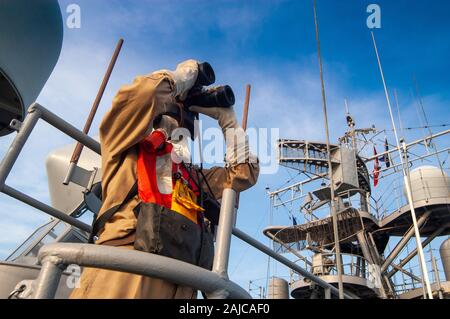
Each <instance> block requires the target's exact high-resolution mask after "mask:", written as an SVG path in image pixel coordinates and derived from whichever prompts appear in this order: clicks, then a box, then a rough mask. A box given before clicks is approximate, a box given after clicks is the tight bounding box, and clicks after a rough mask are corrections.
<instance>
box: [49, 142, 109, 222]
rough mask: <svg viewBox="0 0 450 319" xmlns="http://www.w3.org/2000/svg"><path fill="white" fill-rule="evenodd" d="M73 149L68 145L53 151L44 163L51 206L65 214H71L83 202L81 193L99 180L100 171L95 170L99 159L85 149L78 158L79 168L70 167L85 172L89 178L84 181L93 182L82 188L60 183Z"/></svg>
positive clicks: (71, 145) (99, 162) (74, 184)
mask: <svg viewBox="0 0 450 319" xmlns="http://www.w3.org/2000/svg"><path fill="white" fill-rule="evenodd" d="M74 148H75V144H70V145H67V146H64V147H62V148H59V149H57V150H54V151H52V152H51V153H50V154H49V155H48V156H47V161H46V168H47V178H48V186H49V191H50V199H51V203H52V206H53V207H54V208H56V209H58V210H60V211H62V212H65V213H71V212H72V211H73V210H74V209H75V208H77V207H78V206H79V205H80V204H81V203H82V202H83V200H84V198H83V197H84V196H83V192H84V191H85V190H86V188H88V189H90V184H91V183H96V182H99V181H100V180H101V170H97V168H99V167H101V157H100V156H99V155H98V154H97V153H95V152H93V151H91V150H90V149H85V150H84V152H83V153H82V154H81V156H80V160H79V162H78V165H79V166H77V165H75V164H74V165H71V167H72V166H73V167H74V170H76V171H77V172H78V171H80V172H81V171H82V172H86V177H87V175H89V178H86V180H87V179H92V178H93V180H92V181H91V180H88V181H87V183H85V185H83V186H81V185H77V184H76V183H69V184H68V185H63V183H62V181H63V179H64V178H65V176H66V175H67V170H68V168H69V163H70V158H71V156H72V152H73V149H74ZM75 175H76V174H75Z"/></svg>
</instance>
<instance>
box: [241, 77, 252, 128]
mask: <svg viewBox="0 0 450 319" xmlns="http://www.w3.org/2000/svg"><path fill="white" fill-rule="evenodd" d="M251 88H252V87H251V85H250V84H247V87H246V89H245V102H244V110H243V112H244V113H243V115H242V129H243V130H244V131H245V130H247V120H248V107H249V105H250V92H251Z"/></svg>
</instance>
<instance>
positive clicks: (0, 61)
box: [0, 0, 63, 136]
mask: <svg viewBox="0 0 450 319" xmlns="http://www.w3.org/2000/svg"><path fill="white" fill-rule="evenodd" d="M62 39H63V22H62V16H61V10H60V7H59V4H58V1H57V0H46V1H27V0H14V1H1V2H0V48H1V50H0V136H3V135H6V134H9V133H11V131H12V130H11V129H10V128H9V124H10V123H11V121H12V120H13V119H17V120H19V121H23V119H24V117H25V114H26V111H27V109H28V107H29V106H30V105H31V104H32V103H33V102H35V101H36V98H37V97H38V95H39V93H40V92H41V90H42V88H43V87H44V85H45V83H46V82H47V80H48V78H49V77H50V74H51V73H52V71H53V68H54V67H55V65H56V62H57V61H58V58H59V54H60V52H61V47H62Z"/></svg>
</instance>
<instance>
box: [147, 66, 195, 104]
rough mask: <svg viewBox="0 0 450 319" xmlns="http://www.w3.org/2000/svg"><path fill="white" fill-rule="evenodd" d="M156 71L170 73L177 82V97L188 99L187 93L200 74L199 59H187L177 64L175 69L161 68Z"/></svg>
mask: <svg viewBox="0 0 450 319" xmlns="http://www.w3.org/2000/svg"><path fill="white" fill-rule="evenodd" d="M154 73H166V74H169V75H170V76H171V77H172V79H173V81H174V82H175V87H176V88H175V92H174V94H175V97H178V98H179V99H180V100H181V101H183V100H185V99H186V96H187V93H188V92H189V90H190V89H191V88H192V87H193V86H194V84H195V82H196V81H197V76H198V61H196V60H192V59H191V60H186V61H184V62H181V63H180V64H178V65H177V68H176V69H175V71H171V70H159V71H156V72H154Z"/></svg>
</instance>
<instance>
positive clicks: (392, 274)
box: [387, 223, 450, 278]
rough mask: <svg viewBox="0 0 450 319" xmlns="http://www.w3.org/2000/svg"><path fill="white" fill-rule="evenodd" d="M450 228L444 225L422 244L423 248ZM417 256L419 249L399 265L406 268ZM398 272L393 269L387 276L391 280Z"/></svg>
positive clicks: (449, 225) (449, 224)
mask: <svg viewBox="0 0 450 319" xmlns="http://www.w3.org/2000/svg"><path fill="white" fill-rule="evenodd" d="M448 227H450V223H448V224H445V225H443V226H442V227H440V228H438V229H436V230H435V231H434V232H433V233H432V234H431V235H430V236H428V237H427V239H425V240H424V241H423V242H422V247H425V246H427V245H428V244H429V243H431V242H432V241H433V240H434V239H435V238H436V237H437V236H439V235H440V234H441V233H442V232H443V231H444V230H445V229H446V228H448ZM416 254H417V248H416V249H414V250H413V251H412V252H410V253H409V254H408V256H406V257H405V258H404V259H402V261H401V262H400V263H399V264H398V265H397V266H399V267H403V266H405V265H406V264H407V263H408V262H409V261H410V260H411V259H413V258H414V256H415V255H416ZM396 272H397V269H392V270H391V271H390V272H389V273H388V274H387V276H388V277H389V278H390V277H392V276H394V275H395V273H396Z"/></svg>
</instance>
